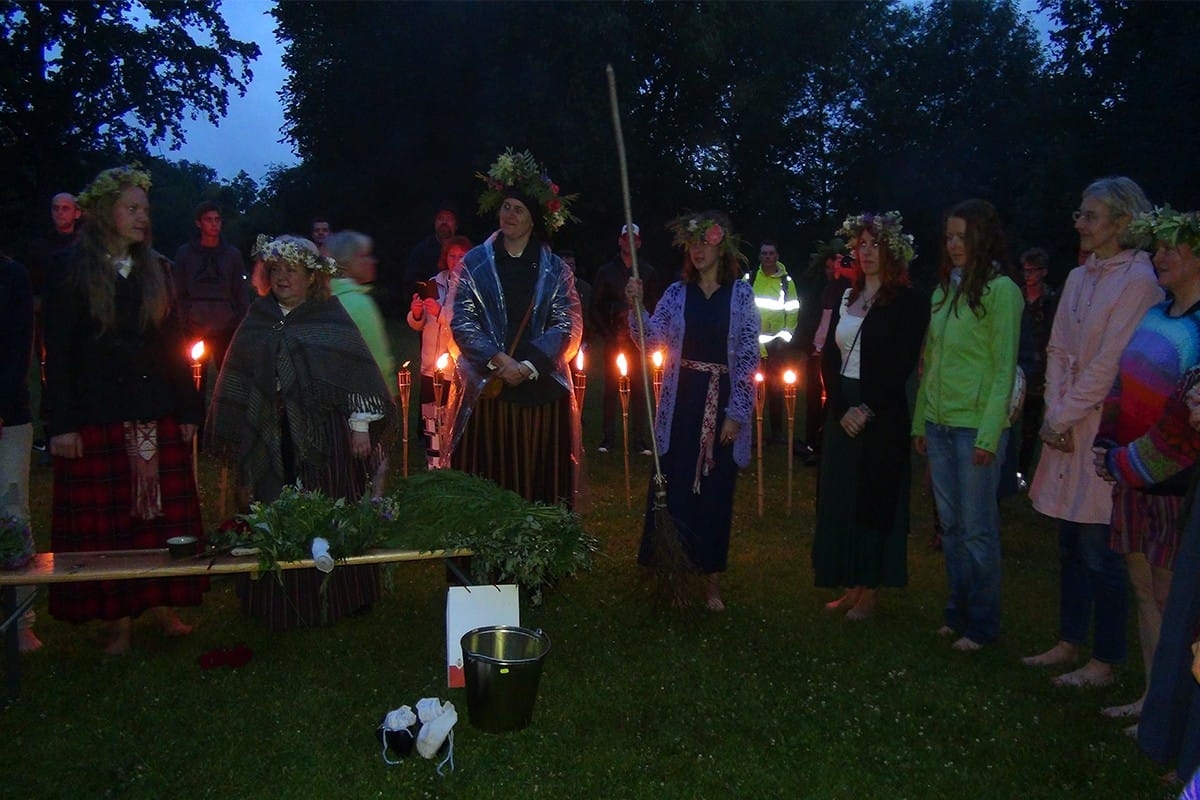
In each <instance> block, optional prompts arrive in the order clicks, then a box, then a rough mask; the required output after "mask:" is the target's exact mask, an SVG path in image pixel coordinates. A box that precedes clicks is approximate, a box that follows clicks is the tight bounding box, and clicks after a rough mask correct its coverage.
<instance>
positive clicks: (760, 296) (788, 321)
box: [742, 261, 800, 356]
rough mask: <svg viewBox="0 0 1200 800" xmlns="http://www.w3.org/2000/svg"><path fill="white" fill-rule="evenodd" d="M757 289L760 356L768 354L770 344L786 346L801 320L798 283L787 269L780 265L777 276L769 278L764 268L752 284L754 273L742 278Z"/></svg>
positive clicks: (757, 271)
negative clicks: (776, 343)
mask: <svg viewBox="0 0 1200 800" xmlns="http://www.w3.org/2000/svg"><path fill="white" fill-rule="evenodd" d="M742 278H743V280H745V281H747V282H749V283H750V285H751V287H752V288H753V289H754V304H755V305H756V306H757V307H758V316H759V319H760V320H761V325H760V327H759V336H758V350H759V355H762V356H765V355H766V354H767V344H769V343H770V342H774V341H780V342H783V343H784V344H787V343H790V342H791V341H792V334H793V333H794V332H795V330H796V321H797V319H798V318H799V317H800V298H799V296H798V295H797V294H796V284H795V282H794V281H793V280H792V279H791V277H790V276H789V275H788V272H787V267H785V266H784V265H783V262H782V261H780V262H778V266H777V268H776V270H775V274H774V275H768V274H766V273H765V272H763V271H762V269H761V267H760V268H757V269H755V270H754V275H753V281H751V274H750V273H746V274H745V275H744V276H742Z"/></svg>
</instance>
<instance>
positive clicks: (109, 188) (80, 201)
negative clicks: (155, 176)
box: [75, 161, 150, 211]
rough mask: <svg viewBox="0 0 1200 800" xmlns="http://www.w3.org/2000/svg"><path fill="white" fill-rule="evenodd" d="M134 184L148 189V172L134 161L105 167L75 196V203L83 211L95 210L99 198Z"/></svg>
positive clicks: (117, 192) (115, 193)
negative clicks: (118, 165)
mask: <svg viewBox="0 0 1200 800" xmlns="http://www.w3.org/2000/svg"><path fill="white" fill-rule="evenodd" d="M125 186H136V187H138V188H139V189H141V190H143V191H146V192H148V191H150V173H149V172H146V171H145V170H143V169H142V165H141V164H139V163H137V162H136V161H135V162H133V163H132V164H130V165H128V166H124V167H113V168H112V169H106V170H104V171H103V172H101V173H100V174H99V175H97V176H96V179H95V180H93V181H92V182H91V183H89V184H88V186H87V188H86V189H84V190H83V191H82V192H80V193H79V194H78V195H76V197H75V203H76V204H77V205H78V206H79V207H80V208H82V209H83V210H84V211H95V210H96V208H97V206H98V205H99V203H100V200H101V199H103V198H105V197H108V196H109V195H118V194H120V193H121V189H122V187H125Z"/></svg>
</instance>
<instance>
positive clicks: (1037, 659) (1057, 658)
mask: <svg viewBox="0 0 1200 800" xmlns="http://www.w3.org/2000/svg"><path fill="white" fill-rule="evenodd" d="M1077 658H1079V645H1077V644H1071V643H1070V642H1064V641H1061V640H1060V641H1059V642H1058V644H1056V645H1054V647H1051V648H1050V649H1049V650H1047V651H1046V652H1044V653H1039V654H1037V655H1036V656H1026V657H1025V658H1022V659H1021V663H1022V664H1024V665H1025V666H1027V667H1056V666H1059V665H1062V664H1071V663H1074V661H1075V660H1076V659H1077Z"/></svg>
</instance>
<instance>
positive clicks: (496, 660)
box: [463, 628, 550, 664]
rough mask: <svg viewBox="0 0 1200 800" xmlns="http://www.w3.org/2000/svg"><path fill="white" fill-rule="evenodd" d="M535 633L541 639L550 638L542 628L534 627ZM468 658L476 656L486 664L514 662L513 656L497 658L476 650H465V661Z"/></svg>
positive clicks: (532, 659) (529, 659) (530, 659)
mask: <svg viewBox="0 0 1200 800" xmlns="http://www.w3.org/2000/svg"><path fill="white" fill-rule="evenodd" d="M526 630H529V629H528V628H526ZM533 633H535V634H537V637H538V638H539V639H549V638H550V637H548V636H546V632H545V631H543V630H542V629H541V628H535V629H533ZM542 655H545V653H543V654H542ZM468 658H474V659H475V660H477V661H482V662H484V663H486V664H511V663H513V662H514V659H511V658H509V659H502V658H495V657H494V656H489V655H485V654H484V653H480V652H478V651H475V650H464V651H463V660H464V661H465V660H466V659H468ZM516 660H517V661H537V659H536V658H521V659H516Z"/></svg>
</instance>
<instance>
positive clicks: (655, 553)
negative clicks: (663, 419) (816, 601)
mask: <svg viewBox="0 0 1200 800" xmlns="http://www.w3.org/2000/svg"><path fill="white" fill-rule="evenodd" d="M707 387H708V375H707V374H706V373H703V372H697V371H694V370H688V369H681V370H680V371H679V392H678V393H677V394H676V403H675V409H674V413H673V415H672V419H671V447H670V450H668V451H667V452H665V453H663V454H662V455H661V457H660V459H659V460H660V462H661V464H662V471H663V477H664V478H665V479H666V483H667V512H668V513H669V514H670V520H671V523H672V524H673V525H674V527H675V533H676V535H677V536H678V538H679V543H680V545H681V546H682V551H683V552H682V555H683V556H684V557H685V558H686V560H687V564H686V565H683V564H660V563H659V562H660V561H661V557H660V554H661V553H667V554H674V553H676V552H678V550H677V549H676V548H674V547H673V545H672V543H670V542H665V543H664V542H660V541H658V540H657V536H658V534H659V533H660V531H658V530H657V528H656V519H655V517H656V515H655V513H654V490H655V486H654V478H653V476H652V477H651V479H650V488H649V491H648V492H647V498H646V517H645V522H644V525H643V528H642V541H641V545H640V547H639V548H638V563H639V564H641V565H642V566H645V567H659V568H664V569H672V570H673V569H675V568H678V567H686V568H687V569H690V570H694V571H696V572H700V573H702V574H705V575H707V574H710V573H714V572H724V571H725V570H726V568H727V566H728V562H729V531H730V527H731V526H732V524H733V493H734V489H735V488H736V485H737V474H738V469H737V464H735V463H734V461H733V446H732V445H722V444H721V443H720V432H721V425H722V424H723V423H724V422H725V406H726V405H727V404H728V402H729V378H728V376H722V377H721V387H720V399H719V401H718V404H717V409H718V410H717V421H716V427H715V435H716V436H717V441H716V443H715V444H714V446H713V461H714V465H713V468H712V470H711V471H710V472H709V474H708V475H704V476H702V477H701V479H700V493H699V494H696V493H695V492H694V491H693V485H694V483H695V480H696V461H697V459H698V458H699V456H700V428H701V423H702V420H703V417H704V397H705V392H706V391H707ZM668 557H671V556H670V555H669V556H668Z"/></svg>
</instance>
